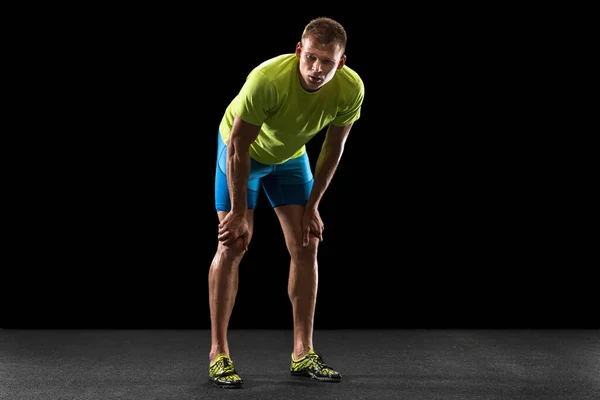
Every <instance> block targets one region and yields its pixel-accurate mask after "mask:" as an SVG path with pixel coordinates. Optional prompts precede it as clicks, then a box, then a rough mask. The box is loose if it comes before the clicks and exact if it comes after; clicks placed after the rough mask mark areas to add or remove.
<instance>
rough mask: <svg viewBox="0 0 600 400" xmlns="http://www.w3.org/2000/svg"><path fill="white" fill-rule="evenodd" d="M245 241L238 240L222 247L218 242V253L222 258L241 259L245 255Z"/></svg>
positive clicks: (242, 239)
mask: <svg viewBox="0 0 600 400" xmlns="http://www.w3.org/2000/svg"><path fill="white" fill-rule="evenodd" d="M245 241H246V239H245V238H238V239H237V240H236V241H235V242H233V243H231V244H228V245H224V244H223V243H222V242H219V249H220V253H221V254H222V255H223V256H224V257H231V258H238V257H242V256H243V255H244V254H245V253H246V244H245Z"/></svg>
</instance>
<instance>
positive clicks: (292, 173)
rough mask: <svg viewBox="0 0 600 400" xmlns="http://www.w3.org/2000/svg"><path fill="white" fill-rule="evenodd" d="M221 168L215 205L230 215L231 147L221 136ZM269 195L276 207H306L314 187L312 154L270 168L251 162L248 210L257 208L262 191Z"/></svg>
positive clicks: (218, 164) (216, 186)
mask: <svg viewBox="0 0 600 400" xmlns="http://www.w3.org/2000/svg"><path fill="white" fill-rule="evenodd" d="M218 136H219V138H218V142H219V143H218V146H217V167H216V174H215V205H216V208H217V211H230V210H231V200H230V199H229V187H228V186H227V176H226V175H225V172H226V170H227V169H226V165H227V146H226V145H225V143H223V139H221V134H219V135H218ZM261 185H262V188H263V189H264V191H265V194H266V195H267V198H268V199H269V202H270V203H271V206H272V207H277V206H282V205H286V204H298V205H302V206H304V205H306V202H307V201H308V197H309V196H310V192H311V190H312V186H313V174H312V171H311V169H310V163H309V160H308V154H306V153H304V154H303V155H301V156H300V157H297V158H293V159H291V160H289V161H286V162H285V163H283V164H277V165H266V164H261V163H259V162H258V161H255V160H253V159H250V176H249V178H248V208H249V209H254V208H256V202H257V200H258V194H259V192H260V187H261Z"/></svg>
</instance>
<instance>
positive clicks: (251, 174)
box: [208, 17, 364, 388]
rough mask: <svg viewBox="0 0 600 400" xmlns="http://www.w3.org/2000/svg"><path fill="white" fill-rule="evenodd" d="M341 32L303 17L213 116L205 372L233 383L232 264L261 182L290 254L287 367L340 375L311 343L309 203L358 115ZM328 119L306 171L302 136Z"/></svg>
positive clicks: (315, 226) (313, 263)
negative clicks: (214, 233)
mask: <svg viewBox="0 0 600 400" xmlns="http://www.w3.org/2000/svg"><path fill="white" fill-rule="evenodd" d="M346 39H347V37H346V32H345V30H344V28H343V26H342V25H341V24H339V23H338V22H337V21H335V20H333V19H330V18H325V17H322V18H316V19H314V20H312V21H310V22H309V23H308V24H307V25H306V27H305V29H304V32H303V34H302V37H301V41H300V42H299V43H298V44H297V45H296V51H295V53H293V54H283V55H280V56H277V57H274V58H272V59H269V60H267V61H265V62H263V63H262V64H260V65H258V66H257V67H256V68H255V69H254V70H252V71H251V72H250V74H249V75H248V77H247V79H246V82H245V84H244V85H243V87H242V89H241V90H240V92H239V94H238V95H237V96H236V97H235V98H234V99H233V101H232V102H231V103H230V104H229V106H228V107H227V109H226V111H225V114H224V116H223V118H222V120H221V123H220V125H219V138H218V141H219V143H218V153H217V167H216V178H215V202H216V209H217V213H218V217H219V221H220V223H219V230H218V239H219V242H218V246H217V251H216V254H215V256H214V258H213V260H212V263H211V266H210V271H209V277H208V283H209V305H210V317H211V349H210V355H209V357H210V366H209V379H210V380H211V381H212V382H213V383H214V384H215V385H217V386H218V387H224V388H239V387H241V386H242V383H243V381H242V379H241V378H240V376H239V374H238V373H237V371H236V370H235V368H234V366H233V362H232V360H231V357H230V352H229V345H228V342H227V329H228V324H229V319H230V316H231V312H232V310H233V306H234V301H235V297H236V294H237V288H238V267H239V264H240V261H241V260H242V257H243V256H244V253H245V252H246V251H247V250H248V245H249V243H250V240H251V238H252V229H253V224H254V209H255V207H256V201H257V198H258V194H259V190H260V187H261V186H262V188H263V189H264V191H265V193H266V195H267V197H268V199H269V201H270V203H271V205H272V207H273V209H274V210H275V213H276V215H277V217H278V219H279V222H280V224H281V227H282V230H283V234H284V237H285V242H286V246H287V249H288V251H289V253H290V257H291V263H290V272H289V282H288V294H289V298H290V301H291V303H292V312H293V324H294V343H293V346H294V347H293V353H292V359H291V367H290V372H291V373H292V374H294V375H299V376H306V377H310V378H313V379H316V380H319V381H323V382H339V381H340V380H341V375H340V374H339V373H338V372H337V371H335V370H333V369H332V368H330V367H328V366H327V365H325V364H324V363H323V359H322V358H321V356H320V355H319V354H317V353H316V352H315V351H314V347H313V320H314V313H315V304H316V294H317V274H318V271H317V249H318V245H319V242H320V241H321V240H323V221H322V220H321V216H320V215H319V211H318V207H319V202H320V201H321V198H322V197H323V194H324V193H325V191H326V189H327V187H328V185H329V183H330V182H331V179H332V178H333V175H334V173H335V171H336V168H337V166H338V163H339V161H340V158H341V157H342V153H343V150H344V145H345V142H346V139H347V138H348V135H349V133H350V129H351V127H352V124H353V123H354V122H355V121H356V120H357V119H358V118H359V117H360V111H361V106H362V102H363V98H364V84H363V82H362V80H361V78H360V77H359V75H358V74H357V73H356V72H355V71H354V70H352V69H350V68H349V67H348V66H346V65H345V63H346V55H345V54H344V52H345V49H346ZM325 127H327V132H326V136H325V138H324V141H323V145H322V148H321V151H320V154H319V158H318V159H317V164H316V168H315V173H314V177H313V173H312V171H311V167H310V164H309V159H308V155H307V153H306V146H305V144H306V143H307V142H308V141H309V140H310V139H311V138H312V137H314V136H315V135H316V134H317V133H319V132H320V131H322V130H323V129H324V128H325Z"/></svg>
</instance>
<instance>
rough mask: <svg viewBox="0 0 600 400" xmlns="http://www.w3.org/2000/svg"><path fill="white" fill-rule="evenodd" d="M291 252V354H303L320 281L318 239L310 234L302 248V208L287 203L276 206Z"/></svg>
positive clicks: (308, 343) (309, 342)
mask: <svg viewBox="0 0 600 400" xmlns="http://www.w3.org/2000/svg"><path fill="white" fill-rule="evenodd" d="M275 212H276V213H277V217H278V218H279V221H280V223H281V227H282V229H283V233H284V235H285V242H286V245H287V248H288V251H289V253H290V258H291V261H290V275H289V280H288V295H289V297H290V301H291V303H292V312H293V321H294V357H295V358H296V359H299V358H302V357H304V356H305V355H306V354H307V353H308V350H309V349H313V348H314V347H313V329H314V316H315V305H316V300H317V287H318V281H319V274H318V264H317V249H318V243H319V239H318V238H316V237H311V241H310V245H309V246H308V247H302V215H303V214H304V207H302V206H297V205H286V206H280V207H277V208H275Z"/></svg>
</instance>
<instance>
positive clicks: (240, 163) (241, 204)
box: [218, 116, 260, 249]
mask: <svg viewBox="0 0 600 400" xmlns="http://www.w3.org/2000/svg"><path fill="white" fill-rule="evenodd" d="M259 131H260V127H259V126H256V125H253V124H250V123H248V122H246V121H243V120H242V119H240V118H239V117H237V116H236V117H235V119H234V121H233V127H232V129H231V134H230V135H229V140H228V141H227V187H228V188H229V198H230V199H231V211H230V212H229V213H228V214H227V215H226V216H225V218H224V219H223V221H221V223H220V224H219V236H218V238H219V240H220V241H221V242H222V243H223V244H224V245H226V246H229V245H230V244H232V243H233V242H235V241H236V240H238V239H239V238H242V239H243V245H244V248H245V249H247V248H248V237H249V228H248V221H247V219H246V215H247V211H248V197H247V191H248V177H249V176H250V145H251V144H252V142H253V141H254V140H255V139H256V137H257V136H258V132H259Z"/></svg>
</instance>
